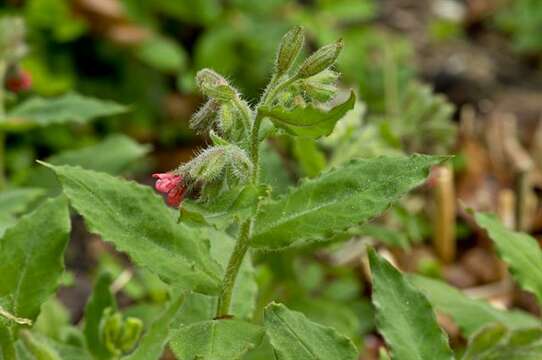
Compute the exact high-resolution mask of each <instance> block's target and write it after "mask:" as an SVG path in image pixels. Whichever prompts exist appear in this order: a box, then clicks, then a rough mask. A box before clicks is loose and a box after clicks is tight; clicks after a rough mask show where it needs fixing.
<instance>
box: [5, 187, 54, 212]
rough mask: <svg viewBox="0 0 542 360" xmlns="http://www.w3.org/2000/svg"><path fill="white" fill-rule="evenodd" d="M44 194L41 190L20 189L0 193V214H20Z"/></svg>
mask: <svg viewBox="0 0 542 360" xmlns="http://www.w3.org/2000/svg"><path fill="white" fill-rule="evenodd" d="M43 194H44V191H43V190H42V189H32V188H21V189H11V190H5V191H1V192H0V214H2V215H4V214H10V215H16V214H20V213H22V212H23V211H24V210H26V208H27V207H28V205H30V203H32V202H34V201H35V200H37V199H38V198H39V197H40V196H42V195H43Z"/></svg>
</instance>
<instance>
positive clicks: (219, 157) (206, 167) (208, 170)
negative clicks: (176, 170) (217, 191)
mask: <svg viewBox="0 0 542 360" xmlns="http://www.w3.org/2000/svg"><path fill="white" fill-rule="evenodd" d="M225 148H226V147H225V146H213V147H210V148H207V149H205V150H203V151H202V152H201V153H200V154H199V155H198V156H196V157H195V158H193V159H192V160H191V161H190V162H188V163H187V164H185V165H183V166H182V167H181V169H180V172H182V173H184V172H187V173H188V174H189V176H190V178H192V179H195V180H199V181H203V182H212V181H214V180H216V179H217V178H218V177H219V176H220V175H221V174H222V172H223V170H224V167H225V166H226V157H225V156H224V153H225Z"/></svg>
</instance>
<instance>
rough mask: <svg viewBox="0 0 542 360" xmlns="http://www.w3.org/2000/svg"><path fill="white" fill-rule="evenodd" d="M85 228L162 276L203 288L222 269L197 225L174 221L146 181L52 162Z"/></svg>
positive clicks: (213, 283) (212, 284)
mask: <svg viewBox="0 0 542 360" xmlns="http://www.w3.org/2000/svg"><path fill="white" fill-rule="evenodd" d="M48 166H49V167H50V168H51V169H53V170H54V171H55V173H56V174H57V176H58V177H59V180H60V182H61V184H62V186H63V188H64V192H65V193H66V195H67V196H68V198H69V199H70V201H71V204H72V205H73V207H75V209H76V210H77V211H78V212H79V213H80V214H81V215H82V216H83V217H84V218H85V221H86V224H87V226H88V228H89V230H90V231H91V232H93V233H97V234H100V235H101V236H102V237H103V238H104V240H106V241H110V242H112V243H113V244H114V245H115V246H116V247H117V249H118V250H119V251H123V252H126V253H127V254H128V255H130V257H131V258H132V260H134V262H135V263H137V264H139V265H140V266H144V267H147V268H148V269H149V270H151V271H152V272H154V273H156V274H157V275H159V276H160V277H161V278H162V279H163V280H164V281H165V282H167V283H170V284H176V285H178V286H181V287H183V288H186V289H193V290H195V291H200V292H204V293H209V294H215V293H217V292H218V290H219V283H220V279H221V274H222V271H221V269H220V266H219V265H218V264H217V263H216V262H215V261H214V260H213V259H212V258H211V256H210V254H209V246H208V241H207V239H206V238H205V237H204V236H203V235H202V233H201V232H200V231H198V229H195V228H192V227H189V226H187V225H186V224H182V223H181V224H177V223H176V221H175V212H174V211H173V210H171V209H169V208H167V207H166V205H165V204H164V201H163V199H162V198H161V197H159V196H158V195H157V194H156V193H155V192H154V190H153V189H151V187H148V186H142V185H139V184H136V183H134V182H131V181H125V180H121V179H119V178H115V177H113V176H111V175H107V174H104V173H99V172H94V171H90V170H84V169H81V168H79V167H72V166H52V165H48Z"/></svg>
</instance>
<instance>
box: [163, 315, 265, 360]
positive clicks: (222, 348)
mask: <svg viewBox="0 0 542 360" xmlns="http://www.w3.org/2000/svg"><path fill="white" fill-rule="evenodd" d="M263 335H264V332H263V329H262V328H261V327H260V326H257V325H254V324H250V323H248V322H244V321H239V320H210V321H203V322H198V323H195V324H192V325H188V326H185V327H182V328H181V329H179V330H176V331H174V332H173V333H172V336H171V341H170V346H171V348H172V349H173V352H174V353H175V354H176V355H177V356H178V357H179V359H183V360H239V359H240V358H241V356H243V355H244V354H245V353H246V352H248V351H249V350H251V349H254V348H256V347H257V346H258V345H259V344H260V343H261V341H262V338H263Z"/></svg>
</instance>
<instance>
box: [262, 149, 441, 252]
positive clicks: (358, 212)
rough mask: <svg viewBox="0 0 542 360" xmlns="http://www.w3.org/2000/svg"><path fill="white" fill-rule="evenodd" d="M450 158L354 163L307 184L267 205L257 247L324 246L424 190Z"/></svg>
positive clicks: (419, 157)
mask: <svg viewBox="0 0 542 360" xmlns="http://www.w3.org/2000/svg"><path fill="white" fill-rule="evenodd" d="M444 159H446V158H445V157H438V156H437V157H435V156H426V155H412V156H410V157H378V158H374V159H368V160H357V161H353V162H351V163H349V164H347V165H345V166H343V167H340V168H338V169H336V170H332V171H330V172H328V173H325V174H323V175H321V176H320V177H318V178H315V179H311V180H307V181H305V182H303V183H302V184H301V185H300V186H298V187H297V188H295V189H293V190H292V191H291V192H290V193H288V194H286V195H284V196H283V197H281V198H280V199H278V200H277V201H272V202H268V203H264V204H262V206H261V207H260V209H259V212H258V215H257V216H256V223H255V227H254V231H253V234H252V239H251V241H252V245H253V246H255V247H258V248H267V249H279V248H283V247H287V246H289V245H292V244H293V243H294V242H296V241H298V242H301V241H305V242H306V241H322V240H325V239H327V238H329V236H330V235H332V234H333V233H337V232H340V231H343V230H345V229H347V228H348V227H351V226H353V225H356V224H359V223H363V222H366V221H367V220H369V219H371V218H372V217H374V216H376V215H378V214H380V213H382V212H383V211H384V210H386V209H387V208H388V207H389V206H390V204H392V203H393V202H395V201H397V200H398V199H399V198H400V197H401V196H403V195H404V194H406V193H407V192H408V191H410V190H412V189H413V188H415V187H416V186H418V185H420V184H421V183H422V182H423V181H424V180H425V178H426V177H427V175H428V173H429V170H430V168H431V166H432V165H435V164H437V163H439V162H442V161H443V160H444Z"/></svg>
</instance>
